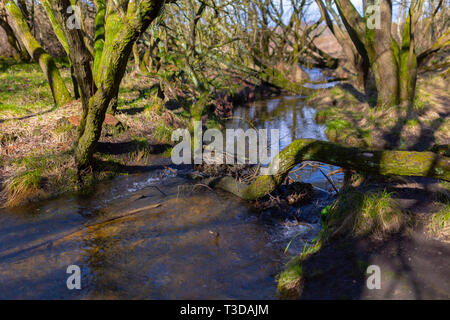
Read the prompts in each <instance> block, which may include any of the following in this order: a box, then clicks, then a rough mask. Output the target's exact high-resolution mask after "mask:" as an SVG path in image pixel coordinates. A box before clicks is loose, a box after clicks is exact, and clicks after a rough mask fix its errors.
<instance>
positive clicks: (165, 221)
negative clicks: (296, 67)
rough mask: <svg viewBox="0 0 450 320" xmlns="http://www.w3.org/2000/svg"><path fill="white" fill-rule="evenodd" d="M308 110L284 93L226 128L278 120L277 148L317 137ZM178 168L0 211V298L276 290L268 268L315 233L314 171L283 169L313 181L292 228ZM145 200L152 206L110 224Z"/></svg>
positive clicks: (277, 266) (235, 295) (321, 190)
mask: <svg viewBox="0 0 450 320" xmlns="http://www.w3.org/2000/svg"><path fill="white" fill-rule="evenodd" d="M314 115H315V110H314V109H313V108H311V107H308V106H306V105H304V102H303V99H302V98H300V97H288V96H284V97H279V98H275V99H270V100H265V101H261V102H256V103H253V104H251V105H248V106H242V107H240V108H238V109H237V110H235V112H234V116H235V117H236V118H235V119H234V120H231V121H230V123H229V124H228V126H229V127H235V128H237V127H239V128H243V129H245V128H247V127H246V126H247V125H248V124H247V122H246V121H244V120H243V119H246V120H252V121H253V122H254V124H255V126H256V127H257V128H278V129H280V136H281V143H280V147H281V148H283V147H285V146H286V145H288V144H289V143H290V142H291V141H292V140H294V139H298V138H315V139H322V140H326V137H325V134H324V127H323V126H321V125H317V124H316V123H315V121H314ZM158 161H163V160H162V159H159V160H158V159H156V162H158ZM322 169H323V170H324V172H326V171H329V170H334V169H336V168H335V167H332V166H326V165H324V166H323V168H322ZM182 171H183V170H181V169H179V170H178V172H177V173H176V174H175V173H174V172H172V171H168V170H160V169H157V170H154V171H152V172H149V173H145V174H136V175H130V176H122V177H118V178H115V179H114V180H111V181H108V182H105V183H101V184H99V185H98V186H97V187H96V190H95V191H94V192H93V193H92V194H90V195H89V196H80V195H66V196H64V197H60V198H58V199H55V200H50V201H45V202H40V203H38V204H35V205H33V206H27V207H21V208H14V209H8V210H1V211H0V299H5V298H6V299H16V298H31V299H47V298H50V299H53V298H54V299H66V298H73V299H80V298H83V299H97V298H123V299H124V298H141V299H272V298H276V297H277V295H276V281H275V277H276V275H277V274H278V273H279V272H280V271H281V270H282V268H283V265H284V264H285V263H286V262H287V261H288V259H289V257H290V256H292V255H294V254H297V253H298V252H299V251H301V250H302V248H303V246H304V244H305V241H307V240H311V239H313V238H314V237H315V236H316V235H317V234H318V232H319V230H320V222H319V220H320V219H319V218H318V213H319V212H320V209H321V208H322V207H323V206H324V205H326V203H327V202H329V200H330V196H329V195H328V193H327V192H326V191H328V192H330V191H331V190H332V189H331V187H330V185H329V183H328V182H327V181H326V180H325V178H324V177H323V175H322V174H321V173H320V172H319V171H318V169H317V168H309V167H306V168H304V169H302V170H301V171H298V172H297V173H296V175H295V176H293V177H294V178H295V179H299V180H302V181H305V182H309V183H312V184H313V185H314V186H315V187H316V188H317V189H316V190H317V194H316V196H315V200H314V201H313V203H312V204H310V205H308V206H305V207H303V208H301V210H302V212H304V213H305V215H304V216H305V219H306V220H307V221H306V222H307V223H306V224H297V223H292V222H282V221H273V220H271V219H265V218H262V217H261V216H260V215H258V214H257V213H256V212H254V211H253V210H252V209H251V207H250V205H249V204H248V203H246V202H244V201H241V200H240V199H238V198H236V197H234V196H232V195H230V194H227V193H225V192H220V191H213V190H209V189H207V188H205V187H202V186H194V185H193V182H191V181H189V180H187V179H185V178H183V175H182V173H183V172H182ZM333 179H334V180H335V181H336V183H337V184H338V183H339V182H340V180H341V179H342V176H340V175H337V176H334V177H333ZM154 186H157V187H158V188H155V187H154ZM151 204H159V205H160V206H159V207H153V208H149V209H147V210H143V211H141V212H139V213H137V214H133V215H131V216H127V217H123V218H119V219H115V220H110V219H111V218H112V217H117V216H119V215H121V214H123V213H125V212H128V211H130V210H133V209H136V208H142V207H144V206H149V205H151ZM105 221H107V222H105ZM291 240H292V243H291V245H290V247H289V250H288V252H287V254H285V253H284V251H285V248H286V246H287V245H288V243H289V242H290V241H291ZM69 265H77V266H79V267H80V269H81V290H76V289H75V290H69V289H68V288H67V286H66V280H67V278H68V277H69V276H70V274H67V273H66V270H67V267H68V266H69Z"/></svg>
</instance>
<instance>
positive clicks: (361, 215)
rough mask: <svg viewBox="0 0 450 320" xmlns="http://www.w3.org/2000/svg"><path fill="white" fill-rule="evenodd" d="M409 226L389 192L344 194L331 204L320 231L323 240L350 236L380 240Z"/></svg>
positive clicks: (406, 218)
mask: <svg viewBox="0 0 450 320" xmlns="http://www.w3.org/2000/svg"><path fill="white" fill-rule="evenodd" d="M410 223H411V218H410V216H409V215H408V214H407V213H405V212H403V211H402V210H401V209H400V207H399V205H398V203H397V202H396V200H394V199H393V198H392V194H391V193H388V192H386V191H384V190H383V191H372V192H366V193H363V192H360V191H348V192H346V193H344V194H343V195H341V196H340V197H339V199H338V200H337V201H336V202H335V203H334V205H333V207H332V208H331V212H330V215H329V217H328V219H327V221H326V225H325V227H324V229H325V230H326V234H327V238H332V237H335V236H347V235H351V236H354V237H371V238H378V239H383V238H386V237H387V236H388V235H391V234H393V233H397V232H400V231H402V230H403V228H405V227H407V226H408V225H410Z"/></svg>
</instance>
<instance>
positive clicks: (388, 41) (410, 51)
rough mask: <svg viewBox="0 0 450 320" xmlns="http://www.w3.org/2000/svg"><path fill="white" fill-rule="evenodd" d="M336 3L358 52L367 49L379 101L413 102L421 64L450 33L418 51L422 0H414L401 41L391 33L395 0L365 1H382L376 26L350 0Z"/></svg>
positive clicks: (445, 44)
mask: <svg viewBox="0 0 450 320" xmlns="http://www.w3.org/2000/svg"><path fill="white" fill-rule="evenodd" d="M317 1H319V0H317ZM335 3H336V6H337V8H338V11H339V14H340V16H341V18H342V20H343V22H344V25H345V27H346V30H347V32H348V34H349V36H350V38H351V39H352V42H353V43H354V45H355V47H356V48H358V51H359V52H361V49H364V50H365V51H366V52H367V56H368V59H369V64H370V70H371V71H372V74H373V76H374V78H375V83H376V87H377V93H378V101H377V105H378V106H392V105H399V104H401V105H406V104H409V105H410V104H412V103H413V102H414V97H415V89H416V81H417V70H418V68H419V66H420V65H421V63H423V62H424V61H425V60H426V59H427V57H428V58H429V56H430V55H431V54H433V53H435V52H438V51H440V50H442V49H443V48H445V47H448V45H449V41H448V37H449V33H448V32H447V33H446V34H445V35H444V36H443V37H441V38H440V39H439V40H438V41H436V42H435V43H434V44H433V46H432V47H431V48H429V49H427V50H424V51H423V52H422V53H421V54H420V55H416V52H415V46H416V44H415V28H416V25H417V21H418V19H419V16H420V13H421V7H422V4H423V0H415V1H412V3H411V5H410V7H409V11H408V17H407V19H406V21H405V26H404V28H403V32H402V39H401V43H400V44H398V43H397V41H396V40H395V39H394V37H393V36H392V35H391V28H392V1H390V0H379V1H377V2H375V0H367V1H366V4H367V5H377V4H378V5H379V10H380V17H381V18H380V21H379V22H380V26H375V27H373V26H369V23H368V21H367V20H368V18H369V17H365V18H363V17H361V16H360V15H359V13H358V11H357V10H356V9H355V7H354V6H353V4H352V3H351V2H350V0H335ZM362 47H363V48H362Z"/></svg>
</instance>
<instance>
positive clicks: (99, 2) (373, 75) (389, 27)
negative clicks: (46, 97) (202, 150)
mask: <svg viewBox="0 0 450 320" xmlns="http://www.w3.org/2000/svg"><path fill="white" fill-rule="evenodd" d="M1 3H2V4H4V5H5V6H4V7H2V8H0V25H1V26H2V28H3V29H4V30H5V31H6V33H7V34H8V41H9V43H10V44H11V46H12V47H13V48H14V49H15V50H16V51H17V53H18V55H19V56H20V58H21V59H26V58H27V54H26V52H28V54H29V55H30V56H31V57H32V58H33V59H35V60H36V61H37V62H39V64H40V66H41V68H42V70H43V72H44V73H45V74H46V77H47V80H48V82H49V85H50V87H51V88H52V93H53V97H54V100H55V103H56V104H57V105H63V104H64V103H66V102H68V101H71V100H72V99H73V98H75V99H78V98H80V99H81V102H82V116H81V124H80V128H79V139H78V142H77V146H76V152H75V154H76V159H77V163H78V165H79V168H84V167H86V166H88V165H89V164H90V163H91V161H92V155H93V153H94V150H95V145H96V142H97V140H98V139H99V137H100V133H101V127H102V123H103V120H104V117H105V112H107V110H110V111H111V112H114V111H115V109H116V106H117V95H118V92H119V86H120V82H121V80H122V77H123V75H124V73H125V70H126V68H127V62H128V60H129V56H130V55H131V53H133V58H134V69H135V70H134V72H139V73H141V74H145V75H146V76H148V77H149V78H152V79H156V80H157V82H158V83H159V89H158V90H159V91H158V95H159V96H160V97H162V98H164V97H166V98H167V97H168V96H170V97H174V98H177V97H178V96H180V95H183V94H186V93H188V94H189V95H190V97H192V99H191V100H192V101H190V102H191V105H196V102H197V101H198V100H199V99H200V98H201V97H203V98H204V101H206V102H205V104H207V103H208V101H210V100H211V99H217V97H218V96H219V95H220V93H221V92H223V91H226V92H233V90H235V89H236V87H238V86H239V85H242V84H243V83H251V84H255V85H259V84H263V85H265V86H267V87H273V88H277V89H280V90H285V91H289V92H293V93H296V94H308V93H309V92H310V91H309V89H308V88H306V87H305V86H304V84H305V83H306V82H309V81H310V79H309V76H308V74H307V73H306V72H305V71H304V69H305V68H311V67H319V68H323V69H327V70H335V69H345V70H346V72H347V74H348V75H350V76H354V77H353V79H352V80H353V82H352V84H355V86H356V87H359V88H364V89H365V90H366V93H367V94H368V95H371V94H374V93H375V94H376V95H377V104H378V106H380V107H382V106H386V105H398V104H411V103H412V102H413V100H414V97H415V87H416V80H417V74H418V73H419V72H420V70H421V68H422V69H427V70H428V69H429V68H433V65H436V66H440V67H445V66H446V65H448V60H442V59H441V60H435V58H434V57H436V56H439V53H441V52H443V51H445V50H447V49H448V45H449V37H450V34H449V31H448V3H447V1H445V0H413V1H407V0H401V1H399V2H398V3H394V5H395V6H394V5H393V4H392V3H391V2H390V1H388V0H379V1H375V0H367V1H363V8H362V9H359V8H356V7H355V6H354V5H353V4H352V2H350V0H315V1H311V0H277V1H275V0H255V1H249V0H237V1H230V0H176V1H163V0H152V1H150V0H148V1H139V2H136V1H126V0H121V1H106V0H96V1H94V2H91V1H85V0H78V1H76V0H41V1H39V2H34V1H27V0H20V1H19V0H1ZM73 5H75V6H77V7H78V8H79V9H80V10H79V12H80V21H79V22H80V26H79V27H77V28H69V27H68V25H67V21H68V20H70V19H72V18H73V11H68V10H67V8H69V7H70V6H73ZM371 6H374V7H376V8H378V9H379V13H380V18H381V19H380V21H379V22H380V25H379V26H376V27H375V28H373V27H371V23H369V22H372V20H373V19H372V16H373V10H369V8H370V7H371ZM38 12H45V15H44V16H39V19H36V18H35V16H36V14H37V13H38ZM43 17H44V18H43ZM43 21H45V23H48V24H49V25H51V27H52V30H53V32H54V34H55V38H56V39H57V40H58V42H59V43H60V44H61V48H63V49H64V52H65V54H66V55H67V57H68V60H69V67H70V68H71V70H72V82H73V93H72V94H70V93H69V90H68V89H67V87H66V84H65V83H64V82H63V81H62V78H61V76H60V74H59V71H58V69H57V67H56V64H55V62H54V60H53V59H52V57H51V56H50V55H49V54H47V52H46V51H45V50H44V49H43V45H42V44H41V43H40V42H39V41H38V40H39V39H42V38H40V37H38V35H39V32H37V30H38V31H39V30H41V29H42V28H41V27H40V26H39V23H43ZM152 22H154V23H152ZM326 33H331V34H332V35H333V36H334V37H335V38H336V40H337V42H338V43H339V45H340V46H341V47H342V52H341V55H340V56H336V55H335V56H333V55H331V54H330V53H329V52H327V51H325V50H324V49H323V47H321V46H320V45H319V44H318V41H317V40H318V39H319V37H320V36H321V35H324V34H326ZM49 37H50V36H49ZM38 38H39V39H38ZM41 42H42V41H41ZM24 48H25V49H26V51H24V50H23V49H24ZM349 78H350V77H349ZM330 80H333V77H331V79H330ZM372 81H373V83H374V86H373V88H372V87H371V82H372ZM373 89H374V90H373ZM72 97H73V98H72ZM205 97H206V98H205ZM202 101H203V100H202ZM197 106H198V105H197ZM191 111H192V110H191ZM197 111H198V110H197ZM197 111H196V114H197V113H199V112H197ZM202 112H203V111H202ZM191 113H192V112H191ZM197 116H201V112H200V114H197Z"/></svg>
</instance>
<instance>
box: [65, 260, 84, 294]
mask: <svg viewBox="0 0 450 320" xmlns="http://www.w3.org/2000/svg"><path fill="white" fill-rule="evenodd" d="M66 273H68V274H70V276H69V277H68V278H67V281H66V285H67V289H69V290H73V289H77V290H81V269H80V267H79V266H77V265H70V266H68V267H67V270H66Z"/></svg>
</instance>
